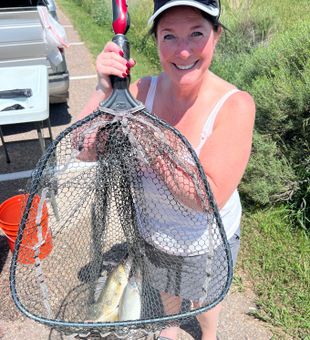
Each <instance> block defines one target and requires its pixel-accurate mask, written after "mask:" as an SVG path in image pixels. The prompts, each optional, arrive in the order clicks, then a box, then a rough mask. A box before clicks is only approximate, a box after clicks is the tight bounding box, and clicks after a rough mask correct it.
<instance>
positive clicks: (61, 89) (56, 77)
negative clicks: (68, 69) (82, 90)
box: [48, 73, 69, 104]
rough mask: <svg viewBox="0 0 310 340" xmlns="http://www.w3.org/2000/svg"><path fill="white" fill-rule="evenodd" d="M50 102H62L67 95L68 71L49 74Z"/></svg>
mask: <svg viewBox="0 0 310 340" xmlns="http://www.w3.org/2000/svg"><path fill="white" fill-rule="evenodd" d="M48 79H49V97H50V103H52V104H53V103H63V102H65V101H66V100H67V98H68V97H69V91H68V90H69V73H62V74H52V75H49V77H48Z"/></svg>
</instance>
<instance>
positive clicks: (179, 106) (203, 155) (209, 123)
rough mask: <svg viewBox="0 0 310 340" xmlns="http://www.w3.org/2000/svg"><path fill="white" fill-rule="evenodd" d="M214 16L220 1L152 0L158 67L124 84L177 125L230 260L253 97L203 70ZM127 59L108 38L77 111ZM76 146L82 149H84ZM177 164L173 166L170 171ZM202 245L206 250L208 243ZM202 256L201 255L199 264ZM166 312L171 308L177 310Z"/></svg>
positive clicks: (210, 332) (211, 324) (212, 314)
mask: <svg viewBox="0 0 310 340" xmlns="http://www.w3.org/2000/svg"><path fill="white" fill-rule="evenodd" d="M219 16H220V4H219V2H218V1H217V0H201V1H195V0H170V1H164V0H161V1H158V0H155V1H154V14H153V15H152V16H151V18H150V19H149V24H150V25H152V29H151V32H153V34H154V37H155V41H156V44H157V48H158V55H159V58H160V63H161V66H162V68H163V72H162V73H161V74H160V75H159V76H158V77H150V76H147V77H144V78H142V79H139V80H138V81H136V82H135V83H134V84H132V85H131V86H130V91H131V93H132V94H133V95H134V96H135V97H136V98H137V99H138V100H139V101H141V102H143V103H145V106H146V108H147V110H148V111H149V112H153V113H154V114H156V115H157V116H158V117H159V118H161V119H162V120H164V121H166V122H167V123H168V124H170V125H171V126H173V127H175V128H176V129H178V130H179V131H180V132H181V133H182V134H183V135H184V136H185V137H186V138H187V140H188V141H189V142H190V143H191V145H192V146H193V148H194V149H195V151H196V154H197V156H198V157H199V160H200V163H201V164H202V166H203V169H204V171H205V174H206V176H207V179H208V181H209V184H210V186H211V189H212V192H213V194H214V196H215V199H216V202H217V205H218V206H219V208H220V214H221V218H222V221H223V224H224V228H225V232H226V236H227V239H228V241H229V244H230V247H231V252H232V255H233V261H234V264H235V262H236V258H237V254H238V250H239V238H240V230H239V227H240V219H241V203H240V199H239V194H238V191H237V187H238V185H239V182H240V180H241V177H242V176H243V173H244V170H245V168H246V165H247V162H248V159H249V156H250V151H251V144H252V133H253V126H254V117H255V104H254V102H253V99H252V97H251V96H250V95H249V94H248V93H246V92H243V91H241V90H239V89H237V88H236V87H235V86H234V85H233V84H230V83H228V82H227V81H225V80H224V79H221V78H220V77H218V76H217V75H215V74H214V73H212V72H211V71H210V70H209V67H210V65H211V62H212V58H213V54H214V50H215V48H216V45H217V42H218V41H219V39H220V36H221V32H222V26H221V24H220V22H219ZM134 65H135V61H134V60H133V59H130V60H126V59H125V58H123V51H122V50H121V49H120V47H119V46H117V45H116V44H114V43H113V42H108V43H107V44H106V45H105V47H104V49H103V51H102V52H101V53H100V54H99V56H98V57H97V61H96V66H97V72H98V79H99V81H98V85H97V88H96V90H95V91H94V93H93V95H92V97H91V98H90V100H89V102H88V103H87V104H86V106H85V108H84V109H83V111H82V112H81V114H80V118H82V117H84V116H86V115H87V114H89V113H90V112H92V111H93V110H94V109H96V108H97V107H98V104H99V102H100V101H102V100H104V99H105V98H107V97H108V96H109V95H110V94H111V92H112V87H111V82H110V76H111V75H114V76H118V77H121V78H126V77H127V75H129V74H130V69H131V68H132V67H134ZM90 148H91V147H90ZM84 152H86V153H87V150H84ZM159 164H160V162H159ZM156 171H158V173H159V174H161V176H162V179H163V180H166V179H167V178H168V177H169V178H170V180H171V177H173V176H170V175H171V174H170V173H169V169H166V168H164V166H163V167H162V168H161V169H157V170H156ZM178 171H179V172H181V170H178V169H176V170H175V172H178ZM176 177H177V178H180V179H181V180H182V183H177V182H176V181H177V179H176V178H175V179H174V182H173V188H170V187H169V189H171V192H173V194H175V195H178V197H181V198H182V201H183V202H186V205H187V206H190V207H193V209H196V210H197V211H199V206H197V205H196V202H195V200H196V197H194V195H193V194H192V193H191V192H188V191H187V190H186V187H188V186H186V181H190V179H189V178H185V177H184V176H181V175H180V176H176ZM175 188H177V189H175ZM180 188H183V191H182V190H180ZM143 190H144V195H145V197H146V198H145V199H146V200H147V199H149V201H150V204H151V203H152V204H156V205H157V207H159V208H160V207H162V211H163V214H164V212H165V206H164V204H163V203H162V202H161V199H160V198H157V199H156V198H154V195H153V196H152V190H151V189H150V187H148V186H147V185H145V186H144V187H143ZM176 191H178V192H177V193H176ZM154 200H157V201H156V202H154ZM161 204H162V206H161ZM175 220H176V221H178V223H179V224H180V227H184V228H188V229H189V230H188V237H189V239H190V238H191V237H192V238H195V239H197V235H196V236H195V235H194V233H195V230H196V226H193V225H192V226H189V225H190V224H191V223H186V222H184V221H185V220H184V219H182V218H176V219H175ZM161 222H162V221H159V220H158V221H152V223H151V224H152V225H150V226H149V228H155V229H156V232H158V233H159V234H162V235H163V236H162V244H153V245H152V246H153V247H154V248H158V249H159V251H164V248H165V247H164V246H163V245H164V244H165V242H168V241H167V240H168V239H169V238H170V236H171V235H172V234H173V226H172V224H170V225H168V224H167V225H163V224H162V223H161ZM159 226H160V227H159ZM204 251H205V254H207V251H208V250H207V249H204ZM169 255H170V254H169ZM167 256H168V255H167ZM181 256H182V257H184V261H193V259H195V258H194V257H193V256H194V254H192V253H191V252H190V249H184V253H183V254H182V255H181ZM203 261H204V257H203V256H202V257H201V265H203V263H204V262H203ZM157 271H160V269H156V268H155V267H154V275H157V274H158V273H157ZM182 275H183V273H182ZM184 277H186V275H185V276H184ZM161 298H162V302H163V306H164V308H165V309H167V310H168V308H169V307H168V302H169V300H170V301H171V300H173V299H177V297H176V296H173V295H171V294H170V293H169V294H168V293H167V292H166V291H165V292H162V293H161ZM197 300H198V299H197ZM197 300H196V298H193V300H192V304H193V305H194V306H197V304H199V303H198V301H197ZM175 305H177V303H176V304H175ZM219 311H220V304H219V305H217V306H216V307H215V308H213V309H212V310H210V311H208V312H206V313H203V314H201V315H200V316H199V317H198V320H199V322H200V325H201V328H202V333H203V336H202V339H209V340H210V339H216V331H217V322H218V316H219ZM168 312H169V313H172V314H173V313H177V312H178V310H169V311H168ZM177 333H178V329H177V328H176V327H170V328H167V329H164V330H163V331H162V332H161V337H162V338H166V339H167V338H168V339H172V340H173V339H176V338H177Z"/></svg>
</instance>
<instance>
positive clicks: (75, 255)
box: [10, 34, 232, 337]
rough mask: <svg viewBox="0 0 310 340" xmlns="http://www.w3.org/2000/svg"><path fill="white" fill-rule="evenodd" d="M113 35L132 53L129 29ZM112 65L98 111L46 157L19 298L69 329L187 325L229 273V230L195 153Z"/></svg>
mask: <svg viewBox="0 0 310 340" xmlns="http://www.w3.org/2000/svg"><path fill="white" fill-rule="evenodd" d="M113 40H114V41H115V42H116V43H118V44H119V45H120V46H121V47H122V49H123V50H124V51H125V55H126V56H127V58H129V43H128V41H127V39H126V37H125V36H124V35H122V34H117V35H116V36H115V37H114V38H113ZM128 82H129V81H128V78H127V79H120V78H117V77H112V84H113V93H112V95H111V97H110V98H109V99H107V101H105V102H103V103H101V104H100V106H99V108H98V110H97V111H95V112H93V113H92V114H90V115H89V116H87V117H86V118H84V119H83V120H80V121H78V122H76V123H75V124H73V125H72V126H70V127H68V128H67V129H66V130H65V131H63V132H62V133H61V134H60V135H59V136H58V137H57V138H56V139H55V141H54V142H53V143H52V144H51V145H50V146H49V148H48V150H47V151H46V153H45V154H44V155H43V156H42V158H41V159H40V161H39V162H38V164H37V166H36V169H35V170H34V172H33V174H32V178H31V181H30V183H29V189H28V194H27V195H26V196H25V197H26V201H25V202H24V210H23V218H22V221H21V224H20V228H19V234H18V237H17V240H16V246H15V250H14V254H13V259H12V264H11V278H10V285H11V291H12V296H13V300H14V302H15V304H16V305H17V307H18V308H19V310H21V311H22V312H23V313H24V314H25V315H27V316H28V317H30V318H32V319H34V320H36V321H38V322H41V323H43V324H45V325H48V326H50V327H53V328H55V329H57V330H60V331H62V332H64V333H66V334H69V333H78V334H85V333H89V332H99V333H101V334H109V333H114V334H116V335H118V336H119V337H121V336H124V335H128V334H134V332H137V331H141V330H143V331H144V332H146V333H147V332H155V331H157V330H159V329H162V328H164V327H167V326H169V325H181V324H183V323H185V322H187V321H188V320H190V319H191V318H193V317H195V316H196V315H197V314H198V313H201V312H205V311H207V310H209V309H210V308H212V307H214V306H215V305H216V304H218V303H219V302H220V301H222V299H223V298H224V296H225V295H226V293H227V291H228V289H229V287H230V284H231V280H232V260H231V254H230V248H229V245H228V242H227V239H226V235H225V231H224V228H223V225H222V222H221V219H220V215H219V212H218V209H217V207H216V204H215V201H214V198H213V195H212V192H211V190H210V187H209V184H208V181H207V178H206V175H205V173H204V171H203V168H202V166H201V165H200V163H199V160H198V158H197V155H196V153H195V151H194V150H193V148H192V146H191V145H190V143H189V142H188V141H187V140H186V138H185V137H184V136H183V135H182V134H181V133H180V132H179V131H178V130H176V129H175V128H173V127H171V126H169V125H168V124H167V123H165V122H164V121H162V120H161V119H159V118H158V117H156V116H155V115H153V114H151V113H149V112H148V111H147V110H146V109H145V107H144V106H143V105H142V104H141V103H140V102H137V101H136V100H135V99H134V98H133V97H132V96H131V94H130V92H129V91H128Z"/></svg>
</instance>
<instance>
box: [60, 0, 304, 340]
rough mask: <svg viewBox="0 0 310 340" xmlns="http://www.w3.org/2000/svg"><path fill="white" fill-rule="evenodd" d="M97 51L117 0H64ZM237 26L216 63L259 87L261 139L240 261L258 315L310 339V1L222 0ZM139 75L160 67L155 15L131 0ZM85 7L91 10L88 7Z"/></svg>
mask: <svg viewBox="0 0 310 340" xmlns="http://www.w3.org/2000/svg"><path fill="white" fill-rule="evenodd" d="M58 3H59V4H60V5H61V6H62V7H63V9H64V10H65V11H66V12H67V14H68V15H69V16H70V17H71V19H72V21H73V23H74V25H75V27H76V28H77V29H78V30H79V33H80V35H81V38H82V39H83V40H84V41H85V42H86V43H87V45H88V46H89V47H90V50H91V51H92V53H93V55H94V56H96V55H97V54H98V53H99V51H100V50H101V48H102V46H103V45H104V43H105V42H106V41H107V40H109V39H111V36H112V31H111V1H110V0H58ZM222 4H223V13H222V16H221V18H222V19H221V20H222V22H223V24H224V25H225V26H226V27H227V28H228V30H226V31H225V32H224V34H223V36H222V39H221V40H220V43H219V44H218V46H217V51H216V55H215V60H214V62H213V64H212V70H213V71H214V72H215V73H217V74H219V75H220V76H222V77H223V78H225V79H227V80H228V81H231V82H232V83H234V84H236V85H237V86H238V87H239V88H240V89H244V90H246V91H248V92H250V93H251V94H252V95H253V97H254V99H255V102H256V105H257V119H256V127H255V134H254V145H253V152H252V156H251V160H250V163H249V165H248V167H247V171H246V174H245V176H244V179H243V181H242V183H241V185H240V192H241V194H242V199H243V203H244V205H245V206H246V214H245V215H246V216H245V218H244V221H243V229H242V230H243V235H242V237H243V243H242V244H243V247H242V254H241V255H242V256H241V261H240V265H241V266H242V267H244V269H245V270H246V273H247V275H249V277H250V278H251V279H252V280H253V285H254V290H255V292H256V293H257V295H258V301H257V305H258V310H257V312H256V313H255V316H256V317H258V318H260V319H262V320H265V321H267V322H268V323H270V324H273V325H275V326H278V327H281V328H282V329H284V330H285V331H286V332H287V334H290V335H291V336H293V337H294V338H301V339H306V338H307V337H310V324H309V319H310V315H309V304H310V296H309V291H310V289H309V288H310V287H309V282H310V269H309V259H310V242H309V231H310V226H309V222H310V208H309V202H310V141H309V136H310V134H309V125H310V115H309V109H310V59H309V55H310V40H309V36H310V21H309V12H310V2H309V0H298V1H296V0H295V1H292V0H274V1H272V2H271V1H270V0H259V1H258V0H222ZM129 5H130V16H131V29H130V31H129V33H128V38H129V40H130V42H131V47H132V53H131V54H132V56H133V57H134V58H135V59H136V60H137V66H136V67H135V68H134V70H133V74H132V76H133V79H136V78H138V77H140V76H142V75H146V74H156V73H158V72H159V71H160V66H159V62H158V57H157V51H156V47H155V44H154V41H153V39H152V37H150V36H149V35H148V27H147V26H146V20H147V19H146V18H147V17H148V16H149V15H150V14H151V12H152V1H151V0H131V1H129ZM81 8H82V9H83V11H81Z"/></svg>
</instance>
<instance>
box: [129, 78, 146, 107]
mask: <svg viewBox="0 0 310 340" xmlns="http://www.w3.org/2000/svg"><path fill="white" fill-rule="evenodd" d="M150 83H151V77H150V76H148V77H143V78H140V79H138V80H136V81H135V82H134V83H132V84H131V85H130V92H131V94H132V95H133V96H134V97H135V98H137V99H138V100H139V101H141V102H142V103H144V102H145V98H146V96H147V92H148V90H149V87H150Z"/></svg>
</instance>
